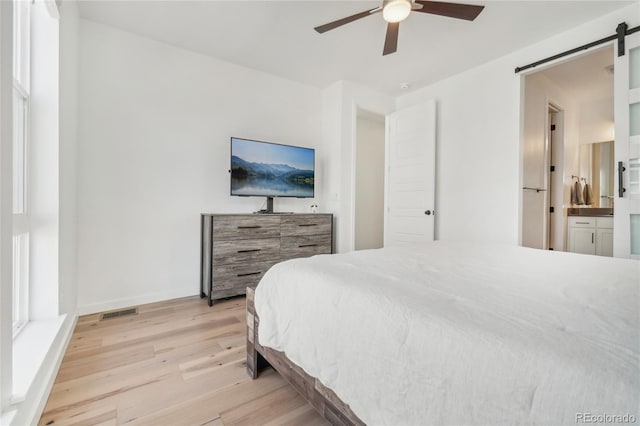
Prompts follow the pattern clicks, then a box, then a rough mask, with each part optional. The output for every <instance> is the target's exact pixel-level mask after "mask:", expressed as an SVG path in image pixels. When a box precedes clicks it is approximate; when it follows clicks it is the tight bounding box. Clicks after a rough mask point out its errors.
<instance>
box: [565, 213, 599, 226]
mask: <svg viewBox="0 0 640 426" xmlns="http://www.w3.org/2000/svg"><path fill="white" fill-rule="evenodd" d="M567 222H568V225H569V226H570V227H574V228H595V227H596V218H595V217H584V216H583V217H580V216H569V220H568V221H567Z"/></svg>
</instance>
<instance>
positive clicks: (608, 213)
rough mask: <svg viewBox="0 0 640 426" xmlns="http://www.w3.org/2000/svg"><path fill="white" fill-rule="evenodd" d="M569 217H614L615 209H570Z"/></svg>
mask: <svg viewBox="0 0 640 426" xmlns="http://www.w3.org/2000/svg"><path fill="white" fill-rule="evenodd" d="M567 216H603V217H613V209H612V208H608V207H570V208H568V209H567Z"/></svg>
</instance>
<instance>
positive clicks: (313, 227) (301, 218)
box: [280, 214, 331, 237]
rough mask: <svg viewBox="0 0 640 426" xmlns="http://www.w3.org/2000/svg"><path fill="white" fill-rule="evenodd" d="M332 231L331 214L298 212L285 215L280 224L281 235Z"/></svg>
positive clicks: (288, 235)
mask: <svg viewBox="0 0 640 426" xmlns="http://www.w3.org/2000/svg"><path fill="white" fill-rule="evenodd" d="M330 233H331V215H327V214H297V215H291V216H283V217H282V221H281V224H280V235H282V236H283V237H291V236H295V235H317V234H330Z"/></svg>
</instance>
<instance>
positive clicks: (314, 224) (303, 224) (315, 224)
mask: <svg viewBox="0 0 640 426" xmlns="http://www.w3.org/2000/svg"><path fill="white" fill-rule="evenodd" d="M298 226H318V224H317V223H302V224H300V225H298Z"/></svg>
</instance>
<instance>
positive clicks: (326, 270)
mask: <svg viewBox="0 0 640 426" xmlns="http://www.w3.org/2000/svg"><path fill="white" fill-rule="evenodd" d="M248 305H249V307H248V345H247V348H248V350H247V366H248V370H249V374H250V375H251V376H252V377H256V376H257V371H258V370H257V368H258V365H259V359H261V358H264V359H266V360H267V361H268V362H269V363H271V364H272V365H273V366H274V367H275V368H276V369H277V370H278V371H279V372H280V373H281V374H282V375H283V377H285V378H286V379H287V380H289V382H291V383H292V384H293V385H294V386H295V387H296V388H297V389H298V390H299V391H300V392H301V393H302V394H303V396H305V397H306V398H307V399H308V400H309V401H310V402H311V403H312V404H313V405H314V406H315V407H316V408H317V409H318V411H319V412H320V413H321V414H322V415H323V416H324V417H325V418H327V419H328V420H329V421H330V422H331V423H332V424H389V425H399V424H402V425H414V424H421V425H422V424H437V425H445V424H448V425H462V424H464V425H467V424H469V425H471V424H473V425H487V424H491V425H497V424H505V425H507V424H508V425H513V424H527V425H549V424H553V425H560V424H572V425H575V424H576V423H581V422H587V421H586V419H587V418H590V419H593V416H603V417H602V419H603V420H609V421H608V423H611V422H613V423H615V422H616V421H618V422H620V423H623V422H624V417H623V416H627V417H626V419H630V416H632V417H633V418H635V419H636V421H637V420H638V419H640V412H639V404H640V402H639V401H640V262H638V261H634V260H626V259H611V258H603V257H598V256H584V255H577V254H572V253H562V252H547V251H542V250H533V249H528V248H523V247H514V246H507V245H477V244H465V243H444V242H435V243H433V244H426V245H421V246H417V245H416V246H411V247H405V248H385V249H379V250H366V251H359V252H352V253H346V254H338V255H321V256H314V257H311V258H306V259H296V260H291V261H287V262H283V263H280V264H277V265H275V266H273V267H272V268H271V269H270V270H269V271H268V273H267V274H265V276H264V278H263V279H262V280H261V282H260V284H259V285H258V287H257V288H256V290H255V295H254V294H253V293H251V294H250V295H249V296H248ZM606 416H609V417H606ZM612 416H613V417H612ZM615 416H619V417H615Z"/></svg>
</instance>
